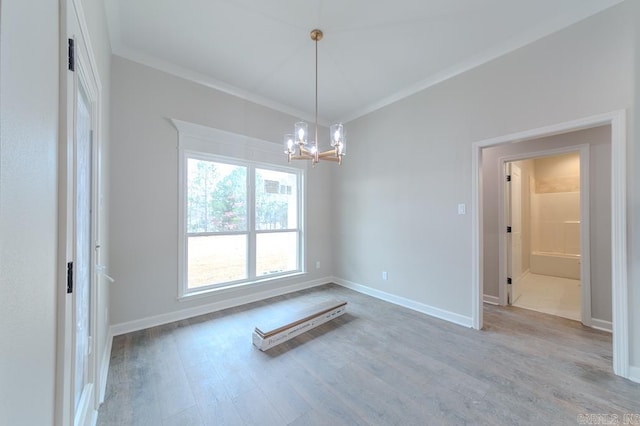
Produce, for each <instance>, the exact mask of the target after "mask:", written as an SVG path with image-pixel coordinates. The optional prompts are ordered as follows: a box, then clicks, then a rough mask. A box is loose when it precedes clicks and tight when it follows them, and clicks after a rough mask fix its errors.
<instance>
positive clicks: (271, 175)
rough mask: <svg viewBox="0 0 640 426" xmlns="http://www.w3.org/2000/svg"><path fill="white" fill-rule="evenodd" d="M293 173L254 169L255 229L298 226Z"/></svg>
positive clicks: (292, 227) (296, 194)
mask: <svg viewBox="0 0 640 426" xmlns="http://www.w3.org/2000/svg"><path fill="white" fill-rule="evenodd" d="M297 182H298V181H297V176H296V174H294V173H286V172H276V171H273V170H265V169H256V230H259V231H261V230H270V229H297V228H298V186H297Z"/></svg>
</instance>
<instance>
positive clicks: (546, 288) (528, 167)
mask: <svg viewBox="0 0 640 426" xmlns="http://www.w3.org/2000/svg"><path fill="white" fill-rule="evenodd" d="M582 151H583V152H582V155H581V152H580V151H574V152H567V153H562V154H552V155H547V156H537V157H532V158H525V159H520V160H512V161H507V160H505V161H503V162H502V164H501V167H502V169H503V171H504V177H505V178H504V179H503V181H504V186H505V188H504V192H503V194H504V197H503V198H504V200H503V205H504V212H505V214H504V216H503V217H504V218H505V222H506V225H505V228H506V229H505V236H504V237H505V239H506V243H505V246H506V252H505V253H504V259H505V264H506V271H505V274H506V280H505V282H504V285H505V286H506V289H504V290H503V292H504V293H505V294H506V304H508V305H513V306H517V307H521V308H525V309H530V310H534V311H538V312H543V313H546V314H551V315H555V316H560V317H564V318H568V319H572V320H576V321H582V322H583V323H584V324H585V325H590V321H589V316H590V315H585V318H583V315H582V314H583V309H582V305H585V306H590V291H588V290H589V288H590V286H589V283H590V280H589V275H590V268H589V264H588V262H581V254H582V253H588V252H589V247H588V246H589V241H590V239H589V220H588V214H586V213H587V212H588V203H585V201H586V200H588V198H589V197H588V186H585V185H584V184H582V183H581V182H582V181H585V182H586V181H587V179H586V178H587V177H588V175H589V172H588V161H587V159H588V147H582ZM581 156H582V158H583V160H584V161H581ZM584 191H586V192H584ZM583 247H584V248H583ZM583 281H584V282H585V283H586V284H587V285H586V286H583ZM583 288H584V289H585V290H587V291H585V292H584V295H583V294H582V293H583V291H582V290H583ZM583 298H584V299H585V300H584V301H583V300H582V299H583ZM589 311H590V310H589V309H586V312H585V313H586V314H589Z"/></svg>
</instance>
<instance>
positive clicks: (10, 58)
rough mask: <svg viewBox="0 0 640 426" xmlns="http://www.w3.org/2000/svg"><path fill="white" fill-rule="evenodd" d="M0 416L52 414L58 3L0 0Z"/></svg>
mask: <svg viewBox="0 0 640 426" xmlns="http://www.w3.org/2000/svg"><path fill="white" fill-rule="evenodd" d="M0 7H1V9H0V19H1V22H0V27H1V28H2V32H1V37H0V63H1V71H0V281H1V283H0V336H1V337H0V424H3V425H18V424H32V425H49V424H53V420H54V401H55V400H54V388H55V353H56V340H55V337H56V334H55V327H56V298H55V294H54V290H55V287H56V264H55V263H56V244H57V235H56V229H57V225H56V208H57V207H56V206H57V204H56V190H57V182H56V167H57V132H58V2H57V1H56V0H38V1H29V2H26V1H23V0H4V1H2V3H1V4H0Z"/></svg>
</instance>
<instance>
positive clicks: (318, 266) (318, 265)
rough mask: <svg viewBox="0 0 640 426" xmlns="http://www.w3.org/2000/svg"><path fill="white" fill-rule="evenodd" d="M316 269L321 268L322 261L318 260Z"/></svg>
mask: <svg viewBox="0 0 640 426" xmlns="http://www.w3.org/2000/svg"><path fill="white" fill-rule="evenodd" d="M316 269H320V261H319V260H316Z"/></svg>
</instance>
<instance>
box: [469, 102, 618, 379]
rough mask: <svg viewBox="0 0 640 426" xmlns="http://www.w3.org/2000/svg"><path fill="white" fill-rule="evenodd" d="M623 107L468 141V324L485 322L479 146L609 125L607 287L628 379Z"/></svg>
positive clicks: (615, 359)
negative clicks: (469, 266) (609, 277)
mask: <svg viewBox="0 0 640 426" xmlns="http://www.w3.org/2000/svg"><path fill="white" fill-rule="evenodd" d="M626 114H627V111H626V110H624V109H623V110H618V111H613V112H609V113H605V114H600V115H594V116H590V117H585V118H580V119H577V120H572V121H566V122H562V123H558V124H554V125H549V126H544V127H539V128H535V129H531V130H525V131H521V132H517V133H512V134H508V135H504V136H499V137H495V138H491V139H485V140H481V141H478V142H475V143H473V144H472V147H471V149H472V152H471V168H472V172H471V196H472V200H471V205H472V212H473V214H472V224H471V234H472V236H471V238H472V248H471V252H472V255H471V297H472V300H471V315H472V318H471V319H472V326H473V328H475V329H481V328H482V325H483V324H482V323H483V315H482V303H483V287H484V283H483V281H482V280H483V278H482V277H483V248H482V244H483V237H484V236H483V229H482V220H483V216H482V185H481V182H482V177H481V172H482V149H483V148H487V147H490V146H497V145H503V144H507V143H514V142H523V141H526V140H532V139H539V138H542V137H545V136H553V135H557V134H562V133H568V132H572V131H576V130H583V129H588V128H592V127H598V126H602V125H610V126H611V292H612V332H613V372H614V373H615V374H617V375H618V376H622V377H625V378H629V373H630V369H629V316H628V310H629V307H628V283H627V192H626V188H627V185H626V159H625V154H626V145H627V128H626Z"/></svg>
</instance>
